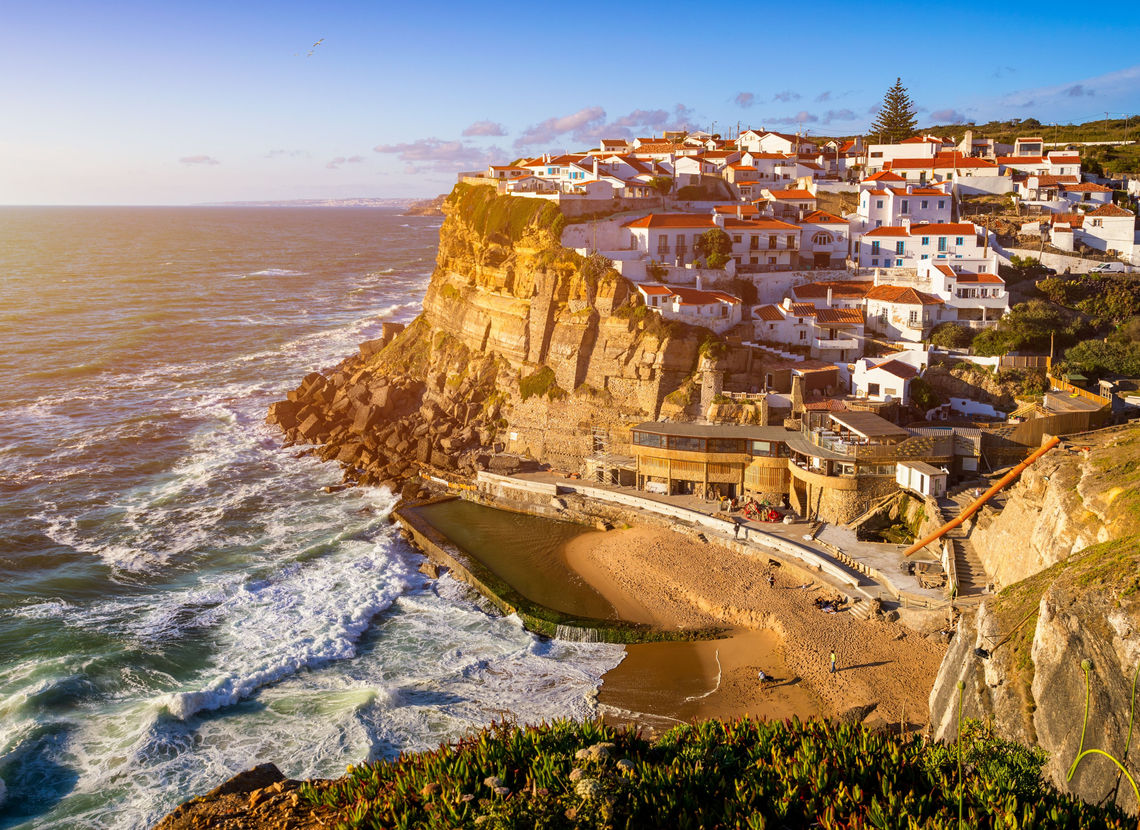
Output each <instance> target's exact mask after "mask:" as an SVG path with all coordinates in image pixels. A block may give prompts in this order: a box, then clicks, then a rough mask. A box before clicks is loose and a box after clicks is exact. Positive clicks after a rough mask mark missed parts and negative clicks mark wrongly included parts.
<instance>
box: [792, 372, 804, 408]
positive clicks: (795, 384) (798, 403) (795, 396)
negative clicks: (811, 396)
mask: <svg viewBox="0 0 1140 830" xmlns="http://www.w3.org/2000/svg"><path fill="white" fill-rule="evenodd" d="M803 411H804V376H803V375H793V376H792V415H793V417H794V416H796V415H799V414H800V413H801V412H803Z"/></svg>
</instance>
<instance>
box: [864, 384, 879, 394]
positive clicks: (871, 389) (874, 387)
mask: <svg viewBox="0 0 1140 830" xmlns="http://www.w3.org/2000/svg"><path fill="white" fill-rule="evenodd" d="M867 394H868V395H878V394H879V384H877V383H868V384H867Z"/></svg>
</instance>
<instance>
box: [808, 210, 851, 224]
mask: <svg viewBox="0 0 1140 830" xmlns="http://www.w3.org/2000/svg"><path fill="white" fill-rule="evenodd" d="M809 222H810V223H811V224H813V225H846V224H847V220H846V219H843V218H841V217H839V216H836V215H835V214H834V213H828V212H827V211H826V210H813V211H812V212H811V213H809V214H808V215H807V216H805V217H804V218H803V219H801V220H800V224H801V225H803V224H807V223H809Z"/></svg>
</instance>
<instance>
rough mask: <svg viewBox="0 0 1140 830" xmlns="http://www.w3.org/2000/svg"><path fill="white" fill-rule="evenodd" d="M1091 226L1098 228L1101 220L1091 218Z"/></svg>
mask: <svg viewBox="0 0 1140 830" xmlns="http://www.w3.org/2000/svg"><path fill="white" fill-rule="evenodd" d="M1092 226H1093V227H1094V228H1099V227H1100V226H1101V220H1099V219H1094V220H1092Z"/></svg>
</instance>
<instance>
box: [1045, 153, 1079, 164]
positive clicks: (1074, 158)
mask: <svg viewBox="0 0 1140 830" xmlns="http://www.w3.org/2000/svg"><path fill="white" fill-rule="evenodd" d="M1048 159H1049V163H1050V164H1080V163H1081V156H1080V154H1079V153H1050V154H1049V155H1048Z"/></svg>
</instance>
